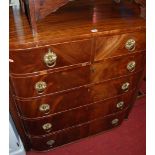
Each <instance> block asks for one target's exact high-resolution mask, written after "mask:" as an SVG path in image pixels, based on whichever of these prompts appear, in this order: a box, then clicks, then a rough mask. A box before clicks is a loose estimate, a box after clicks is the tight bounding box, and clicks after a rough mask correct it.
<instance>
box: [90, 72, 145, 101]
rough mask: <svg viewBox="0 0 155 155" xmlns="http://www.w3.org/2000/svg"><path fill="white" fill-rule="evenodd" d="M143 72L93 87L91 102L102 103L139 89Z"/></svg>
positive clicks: (91, 89)
mask: <svg viewBox="0 0 155 155" xmlns="http://www.w3.org/2000/svg"><path fill="white" fill-rule="evenodd" d="M142 73H143V71H140V72H137V73H134V74H132V75H130V76H124V77H120V78H116V79H113V80H107V81H104V82H101V83H98V84H94V85H92V87H91V88H90V95H91V96H90V98H91V99H90V100H91V101H92V102H96V101H100V100H103V99H106V98H110V97H113V96H117V95H120V94H123V93H126V92H128V91H130V90H132V89H134V88H136V87H137V85H138V83H139V81H140V79H141V76H142Z"/></svg>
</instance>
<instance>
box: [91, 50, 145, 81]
mask: <svg viewBox="0 0 155 155" xmlns="http://www.w3.org/2000/svg"><path fill="white" fill-rule="evenodd" d="M131 61H134V62H135V63H136V65H135V69H134V70H133V71H132V72H131V71H129V70H128V69H127V65H128V63H130V62H131ZM144 66H145V51H143V52H136V53H132V54H130V55H125V56H118V57H114V58H110V59H104V60H102V61H100V62H98V63H94V64H92V65H91V70H92V72H91V75H90V81H91V82H92V83H94V82H100V81H103V80H107V79H110V78H115V77H119V76H124V75H129V74H132V73H134V72H137V71H139V70H141V69H143V68H144Z"/></svg>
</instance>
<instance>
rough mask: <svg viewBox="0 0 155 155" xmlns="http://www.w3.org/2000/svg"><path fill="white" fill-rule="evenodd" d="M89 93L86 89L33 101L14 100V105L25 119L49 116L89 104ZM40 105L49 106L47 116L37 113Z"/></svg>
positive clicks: (82, 88)
mask: <svg viewBox="0 0 155 155" xmlns="http://www.w3.org/2000/svg"><path fill="white" fill-rule="evenodd" d="M89 94H90V92H89V91H88V88H87V87H81V88H78V89H72V90H69V91H65V92H62V93H58V94H54V95H48V96H47V95H46V96H43V97H37V98H35V99H25V100H20V99H18V98H16V104H17V106H18V108H19V111H20V114H21V115H22V116H24V117H27V118H35V117H43V116H46V115H49V114H54V113H58V112H61V111H66V110H68V109H72V108H76V107H79V106H82V105H86V104H89V103H90V101H89V100H90V98H89ZM42 104H49V105H50V110H49V114H45V113H44V112H40V111H39V107H40V105H42Z"/></svg>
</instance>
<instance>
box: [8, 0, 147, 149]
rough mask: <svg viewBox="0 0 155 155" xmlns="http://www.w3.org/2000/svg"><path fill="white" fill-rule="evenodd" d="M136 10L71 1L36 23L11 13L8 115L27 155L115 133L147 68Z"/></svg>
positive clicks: (141, 24)
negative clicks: (102, 133) (34, 26)
mask: <svg viewBox="0 0 155 155" xmlns="http://www.w3.org/2000/svg"><path fill="white" fill-rule="evenodd" d="M139 14H140V10H139V7H138V6H137V5H136V4H132V3H130V2H124V3H120V4H116V3H114V2H113V1H110V0H109V1H107V3H105V2H104V3H102V1H99V0H96V1H94V2H93V1H91V0H86V1H82V0H79V1H73V2H70V3H68V4H67V5H65V6H63V7H61V8H60V9H59V10H57V11H56V12H55V13H52V14H50V15H49V16H47V17H45V18H44V19H42V20H41V21H38V22H37V27H38V33H37V34H36V35H33V33H32V31H31V27H30V25H29V22H28V20H27V17H26V16H25V14H24V13H22V12H21V11H20V8H18V7H14V8H10V59H9V61H10V113H11V115H12V117H13V119H14V122H15V124H16V127H17V130H18V131H19V133H20V136H21V138H22V141H23V142H24V145H25V147H26V149H27V150H29V149H34V150H38V151H43V150H49V149H51V148H55V147H57V146H61V145H64V144H67V143H70V142H73V141H75V140H78V139H81V138H84V137H88V136H91V135H94V134H97V133H100V132H102V131H106V130H109V129H112V128H115V127H117V126H119V125H120V124H121V123H122V122H123V120H124V119H125V118H127V117H128V114H129V112H130V110H131V108H132V106H133V104H134V102H135V99H136V95H137V91H138V89H139V85H140V81H141V79H142V77H143V72H144V68H145V20H144V19H143V18H141V17H140V16H139ZM112 132H113V131H112Z"/></svg>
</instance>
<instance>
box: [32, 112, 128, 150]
mask: <svg viewBox="0 0 155 155" xmlns="http://www.w3.org/2000/svg"><path fill="white" fill-rule="evenodd" d="M125 113H126V111H123V112H120V113H118V114H113V115H111V116H107V117H105V118H102V119H98V120H94V121H91V122H87V123H85V124H80V125H77V126H75V127H73V128H70V129H67V130H62V131H60V132H57V133H55V134H50V135H47V136H44V137H31V138H30V140H31V144H32V148H33V149H35V150H39V151H41V150H48V149H52V148H55V147H57V146H61V145H64V144H67V143H70V142H73V141H75V140H78V139H81V138H85V137H88V136H91V135H94V134H97V133H100V132H102V131H105V130H108V129H112V128H114V127H117V126H118V125H120V124H121V123H122V121H123V119H124V116H125Z"/></svg>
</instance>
